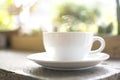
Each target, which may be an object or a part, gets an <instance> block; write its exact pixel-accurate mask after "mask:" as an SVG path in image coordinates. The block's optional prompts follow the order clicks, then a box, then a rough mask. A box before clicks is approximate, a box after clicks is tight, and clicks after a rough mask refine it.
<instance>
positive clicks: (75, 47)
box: [43, 32, 105, 61]
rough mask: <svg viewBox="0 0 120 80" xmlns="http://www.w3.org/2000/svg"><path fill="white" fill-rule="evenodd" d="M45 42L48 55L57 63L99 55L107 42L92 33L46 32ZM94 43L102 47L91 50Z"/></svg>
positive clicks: (44, 34)
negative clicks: (89, 55) (94, 54)
mask: <svg viewBox="0 0 120 80" xmlns="http://www.w3.org/2000/svg"><path fill="white" fill-rule="evenodd" d="M43 41H44V46H45V50H46V53H47V55H48V56H49V57H50V58H52V59H53V60H57V61H79V60H83V59H84V58H85V57H86V56H87V55H88V54H90V53H99V52H101V51H103V49H104V47H105V41H104V39H103V38H101V37H99V36H94V34H93V33H92V32H44V33H43ZM94 41H99V42H100V44H101V45H100V47H99V48H98V49H96V50H91V48H92V44H93V42H94Z"/></svg>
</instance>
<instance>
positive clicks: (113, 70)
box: [0, 50, 120, 80]
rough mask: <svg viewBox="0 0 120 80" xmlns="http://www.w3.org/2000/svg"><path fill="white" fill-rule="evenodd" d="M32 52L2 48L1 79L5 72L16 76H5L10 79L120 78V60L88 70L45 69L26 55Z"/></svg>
mask: <svg viewBox="0 0 120 80" xmlns="http://www.w3.org/2000/svg"><path fill="white" fill-rule="evenodd" d="M30 54H33V52H23V51H14V50H0V79H1V75H2V77H3V72H5V74H7V73H9V75H11V76H14V78H15V79H10V78H9V76H4V78H7V77H8V78H9V80H96V79H100V80H119V79H118V77H119V70H120V64H119V63H120V60H108V61H105V62H103V63H101V64H100V65H97V66H95V67H94V68H91V69H87V70H76V71H57V70H49V69H45V68H43V67H41V66H40V65H38V64H36V63H34V62H32V61H30V60H28V59H27V58H26V56H28V55H30ZM116 64H118V65H116ZM113 65H114V66H113ZM4 70H5V71H4ZM1 72H2V74H1ZM11 72H14V73H11ZM15 74H16V75H17V76H16V75H15ZM18 75H20V76H21V77H20V76H18ZM3 80H7V79H3Z"/></svg>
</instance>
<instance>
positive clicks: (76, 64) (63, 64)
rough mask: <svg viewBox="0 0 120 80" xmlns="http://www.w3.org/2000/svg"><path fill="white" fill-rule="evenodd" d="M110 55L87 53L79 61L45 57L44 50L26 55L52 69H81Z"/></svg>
mask: <svg viewBox="0 0 120 80" xmlns="http://www.w3.org/2000/svg"><path fill="white" fill-rule="evenodd" d="M109 57H110V56H109V55H108V54H106V53H95V54H89V55H88V56H87V57H86V59H84V60H80V61H55V60H52V59H50V58H48V57H47V54H46V52H43V53H35V54H31V55H29V56H27V58H28V59H29V60H32V61H34V62H36V63H37V64H40V65H42V66H43V67H45V68H48V69H54V70H83V69H88V68H92V67H94V66H96V65H97V64H99V63H101V62H103V61H105V60H107V59H108V58H109Z"/></svg>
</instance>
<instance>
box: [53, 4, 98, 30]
mask: <svg viewBox="0 0 120 80" xmlns="http://www.w3.org/2000/svg"><path fill="white" fill-rule="evenodd" d="M57 10H58V13H57V16H56V17H55V18H54V20H53V24H55V23H59V24H64V26H66V27H67V28H68V27H69V29H68V30H67V31H79V30H77V27H78V26H79V23H85V24H91V23H95V21H96V19H97V17H99V16H100V11H99V9H98V7H93V8H88V7H86V6H85V5H77V4H75V3H64V4H62V5H60V6H58V8H57Z"/></svg>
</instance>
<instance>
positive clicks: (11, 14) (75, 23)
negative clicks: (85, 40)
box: [0, 0, 120, 51]
mask: <svg viewBox="0 0 120 80" xmlns="http://www.w3.org/2000/svg"><path fill="white" fill-rule="evenodd" d="M119 10H120V9H119V0H90V1H88V0H0V47H1V48H6V47H7V48H8V47H9V48H15V49H25V50H27V49H28V50H39V49H40V48H41V50H40V51H44V48H42V47H41V46H40V45H42V46H43V43H42V38H40V37H42V35H41V34H42V32H44V31H49V32H86V31H87V32H89V31H90V32H94V34H96V35H107V36H114V35H119V32H120V31H119V27H118V26H119V15H118V14H119V13H120V11H119ZM38 36H39V38H37V37H38ZM29 37H30V38H29ZM32 37H33V39H32ZM29 40H31V41H30V43H28V42H29ZM21 41H22V42H21ZM26 41H27V42H26ZM37 41H38V42H37ZM36 42H37V43H36ZM40 42H41V43H40ZM31 43H33V44H31ZM38 43H40V44H39V45H38V48H35V49H33V48H34V47H33V46H37V44H38ZM16 45H17V46H16ZM26 45H27V46H29V47H30V48H25V46H26Z"/></svg>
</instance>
